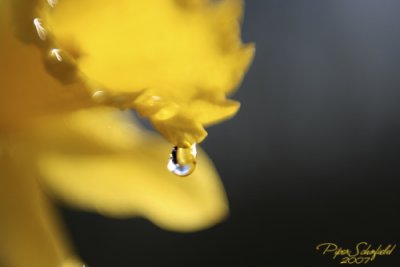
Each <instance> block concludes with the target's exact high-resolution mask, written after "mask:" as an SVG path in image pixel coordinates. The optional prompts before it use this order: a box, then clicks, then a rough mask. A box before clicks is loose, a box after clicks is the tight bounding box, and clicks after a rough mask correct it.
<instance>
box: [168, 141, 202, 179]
mask: <svg viewBox="0 0 400 267" xmlns="http://www.w3.org/2000/svg"><path fill="white" fill-rule="evenodd" d="M196 155H197V150H196V144H194V145H192V146H191V147H189V148H182V147H174V148H173V149H172V152H171V154H170V158H169V161H168V165H167V168H168V170H169V171H170V172H172V173H173V174H175V175H177V176H181V177H184V176H188V175H190V174H191V173H193V171H194V170H195V168H196Z"/></svg>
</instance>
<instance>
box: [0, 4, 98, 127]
mask: <svg viewBox="0 0 400 267" xmlns="http://www.w3.org/2000/svg"><path fill="white" fill-rule="evenodd" d="M32 2H34V1H32ZM0 3H1V6H0V40H1V41H0V59H1V62H0V72H1V75H0V128H1V129H3V130H4V129H10V128H11V127H13V126H14V125H15V124H21V122H22V123H24V122H26V121H27V119H29V118H32V117H34V116H38V115H43V114H46V113H47V112H49V111H51V112H52V113H56V112H57V113H60V112H66V111H71V110H75V109H78V108H83V107H88V106H90V105H92V104H91V103H90V101H91V100H90V99H91V97H90V95H89V93H88V91H87V89H86V88H85V85H84V84H83V83H82V82H80V81H79V80H76V81H75V82H72V83H69V84H62V83H61V82H60V81H59V80H58V79H56V78H54V77H53V76H52V75H50V74H49V72H48V69H47V68H46V66H45V65H44V63H43V62H44V61H43V60H44V58H46V57H47V56H49V55H43V54H41V53H40V51H39V50H38V49H37V48H36V47H35V46H33V45H30V44H27V43H24V42H22V41H21V40H20V39H18V37H17V36H16V35H15V29H16V25H15V23H14V22H15V20H16V19H17V18H15V17H13V14H15V12H12V10H13V9H12V6H11V4H14V5H15V8H17V7H18V8H20V9H21V10H24V9H25V8H26V6H25V5H21V1H20V0H18V1H17V0H15V1H14V2H13V1H10V0H2V1H0ZM18 4H19V5H18ZM21 21H23V20H21ZM32 21H33V20H29V22H30V24H29V25H30V28H31V30H32V32H33V31H34V29H33V23H32Z"/></svg>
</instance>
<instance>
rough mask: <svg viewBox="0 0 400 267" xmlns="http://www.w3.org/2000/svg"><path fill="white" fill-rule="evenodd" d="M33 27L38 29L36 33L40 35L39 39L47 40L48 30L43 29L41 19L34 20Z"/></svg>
mask: <svg viewBox="0 0 400 267" xmlns="http://www.w3.org/2000/svg"><path fill="white" fill-rule="evenodd" d="M33 25H34V26H35V28H36V31H37V34H38V35H39V38H40V39H41V40H46V36H47V31H46V29H45V28H44V27H43V24H42V20H41V19H39V18H35V19H34V20H33Z"/></svg>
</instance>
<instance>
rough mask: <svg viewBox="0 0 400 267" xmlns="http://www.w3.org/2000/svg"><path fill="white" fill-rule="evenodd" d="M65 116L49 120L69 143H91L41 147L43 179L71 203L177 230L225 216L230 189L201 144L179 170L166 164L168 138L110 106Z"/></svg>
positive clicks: (202, 225)
mask: <svg viewBox="0 0 400 267" xmlns="http://www.w3.org/2000/svg"><path fill="white" fill-rule="evenodd" d="M61 124H62V125H64V127H60V120H56V121H55V122H54V124H53V123H48V124H47V126H46V127H48V128H46V127H45V128H46V129H47V132H48V133H50V134H51V133H52V132H53V131H52V129H54V130H55V131H56V132H64V137H63V136H62V134H60V135H57V136H60V138H61V140H62V143H63V144H64V145H65V146H68V144H69V143H70V144H81V143H83V142H82V141H79V140H77V139H79V138H82V139H83V140H85V142H87V143H92V144H86V145H85V146H79V145H78V146H76V147H75V146H74V147H72V148H71V147H69V148H68V147H64V148H63V149H60V147H58V149H57V150H56V151H53V150H51V149H48V150H42V152H41V154H40V155H39V160H38V161H39V168H40V171H41V173H42V176H43V177H42V178H43V181H44V183H45V185H47V186H48V188H49V189H50V190H51V191H52V192H53V193H55V194H56V195H57V196H59V197H61V198H62V199H63V200H65V201H67V202H68V203H70V204H72V205H77V206H80V207H83V208H86V209H89V210H95V211H97V212H100V213H102V214H106V215H112V216H117V217H126V216H144V217H147V218H149V219H150V220H151V221H153V222H154V223H156V224H157V225H159V226H160V227H163V228H167V229H171V230H177V231H192V230H199V229H202V228H205V227H209V226H211V225H213V224H215V223H217V222H218V221H220V220H221V219H222V218H224V217H225V216H226V214H227V212H228V207H227V200H226V196H225V192H224V190H223V187H222V185H221V183H220V181H219V177H218V175H217V173H216V171H215V169H214V167H213V166H212V163H211V162H210V161H209V160H208V159H207V157H206V156H205V154H204V152H203V151H201V152H199V158H198V161H199V164H198V168H197V170H196V171H195V172H194V173H193V174H192V175H191V176H190V177H188V178H181V177H177V176H175V175H173V174H171V173H169V172H168V170H167V168H166V165H167V161H168V155H169V153H170V152H171V145H169V144H167V143H166V142H165V141H163V140H162V139H160V138H159V137H157V136H155V135H153V134H151V133H148V132H146V131H144V130H140V129H138V128H136V127H134V125H133V124H132V123H131V122H130V121H128V120H126V119H124V118H122V117H121V116H118V115H116V114H113V113H110V111H109V110H97V111H96V112H88V111H81V112H76V113H74V114H71V115H70V116H69V117H67V118H64V119H63V120H62V122H61ZM68 128H70V129H69V130H68ZM73 130H75V134H74V135H70V134H69V133H72V132H73ZM78 133H81V135H80V136H79V134H78ZM42 136H43V135H42ZM68 138H71V139H70V140H69V141H68ZM46 139H47V140H49V139H48V138H46ZM50 139H51V138H50ZM53 141H54V142H56V140H53ZM41 147H44V146H41Z"/></svg>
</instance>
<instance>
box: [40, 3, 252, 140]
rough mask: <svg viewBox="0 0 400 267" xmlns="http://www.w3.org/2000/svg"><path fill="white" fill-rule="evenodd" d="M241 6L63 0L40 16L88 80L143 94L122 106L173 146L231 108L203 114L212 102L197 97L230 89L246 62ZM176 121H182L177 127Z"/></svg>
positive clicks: (199, 135)
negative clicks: (134, 112) (179, 126)
mask: <svg viewBox="0 0 400 267" xmlns="http://www.w3.org/2000/svg"><path fill="white" fill-rule="evenodd" d="M242 6H243V3H242V1H241V0H223V1H218V2H215V1H208V0H196V1H188V0H147V1H141V0H136V1H126V0H125V1H108V0H96V1H94V0H84V1H77V0H75V1H74V0H71V1H60V3H59V4H58V5H57V6H55V8H50V9H49V12H47V13H44V14H43V17H44V18H45V21H46V23H47V24H48V25H49V27H51V29H52V33H53V34H54V36H55V38H56V40H57V43H58V45H59V47H60V48H61V49H63V50H64V51H67V52H69V53H70V54H75V55H79V56H77V57H76V63H77V65H78V68H79V70H80V71H81V72H82V73H83V74H84V75H85V76H86V77H88V79H89V80H91V81H95V82H96V83H97V84H99V85H101V86H102V87H103V88H104V89H105V90H108V92H110V95H114V96H115V95H118V94H120V93H124V94H126V93H132V92H135V93H138V94H141V95H144V96H141V97H140V100H137V99H136V100H133V101H132V103H131V105H130V106H131V107H133V108H134V109H136V110H137V111H138V112H139V113H140V114H142V115H143V116H145V117H148V118H149V119H150V120H151V122H152V123H153V124H154V126H155V128H156V129H158V130H159V131H160V132H161V133H162V134H163V135H164V137H166V138H167V139H168V140H169V141H170V142H172V143H174V144H175V145H179V144H183V143H193V142H197V143H198V142H201V141H202V140H203V139H204V137H205V135H206V134H205V131H204V129H203V127H204V125H207V124H212V123H216V122H219V121H221V120H223V119H226V118H229V117H231V116H233V114H234V113H235V112H236V111H237V105H236V106H232V105H230V104H228V105H227V104H222V105H219V108H211V109H210V110H209V109H208V107H215V103H214V102H213V99H212V98H208V97H204V96H212V95H215V94H220V95H221V94H222V95H225V94H227V93H230V92H232V90H234V89H235V88H236V87H237V86H238V84H239V83H240V81H241V80H242V78H243V74H244V72H245V71H246V69H247V67H248V65H249V63H250V61H251V60H252V57H253V54H254V47H253V46H252V45H242V43H241V40H240V27H239V20H240V17H241V14H242ZM96 90H97V89H96ZM149 98H152V99H157V100H156V101H149ZM109 102H110V103H112V102H113V101H109ZM155 102H156V103H155ZM192 104H194V105H192ZM118 105H120V104H117V106H118ZM124 106H125V107H126V106H129V104H124ZM228 106H229V107H228ZM193 114H194V116H192V115H193ZM174 116H176V117H177V118H172V117H174ZM166 117H167V118H166ZM178 121H190V122H189V123H187V124H186V126H185V127H181V128H180V129H177V127H176V122H178ZM182 138H187V139H182Z"/></svg>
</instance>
